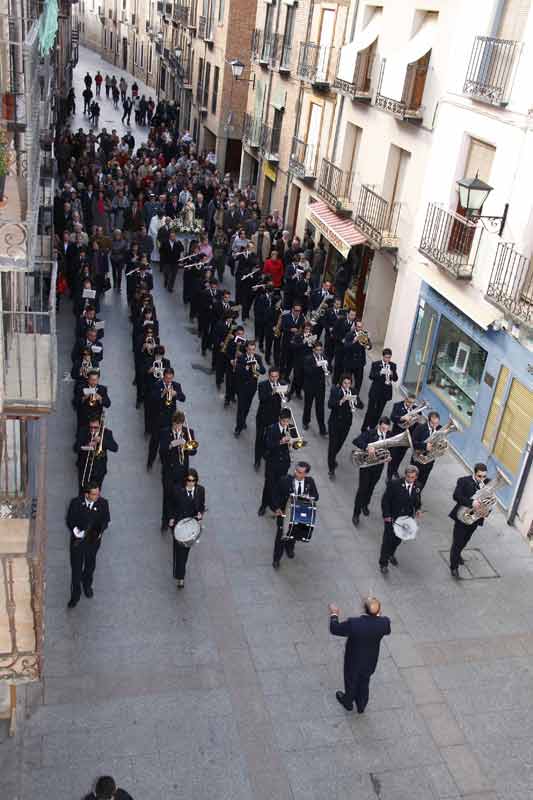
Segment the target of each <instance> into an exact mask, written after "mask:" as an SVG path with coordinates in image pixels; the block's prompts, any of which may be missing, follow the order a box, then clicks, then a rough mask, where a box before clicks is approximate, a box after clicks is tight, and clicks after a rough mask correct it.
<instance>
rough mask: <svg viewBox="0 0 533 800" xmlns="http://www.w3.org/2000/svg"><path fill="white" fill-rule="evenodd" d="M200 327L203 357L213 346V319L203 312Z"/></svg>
mask: <svg viewBox="0 0 533 800" xmlns="http://www.w3.org/2000/svg"><path fill="white" fill-rule="evenodd" d="M198 327H199V329H200V334H201V336H202V345H201V346H202V355H203V356H205V351H206V350H208V349H209V346H210V344H211V317H210V316H209V313H207V314H206V313H205V312H202V313H201V314H200V315H199V317H198Z"/></svg>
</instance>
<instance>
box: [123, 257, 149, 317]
mask: <svg viewBox="0 0 533 800" xmlns="http://www.w3.org/2000/svg"><path fill="white" fill-rule="evenodd" d="M138 288H141V289H143V290H144V291H148V292H151V291H152V289H153V288H154V278H153V275H152V270H151V269H150V267H149V266H148V263H147V260H146V256H143V259H142V260H141V261H140V262H139V265H138V266H136V267H135V268H134V269H130V270H129V271H128V272H126V298H127V301H128V305H131V301H132V299H133V297H134V295H135V292H136V290H137V289H138Z"/></svg>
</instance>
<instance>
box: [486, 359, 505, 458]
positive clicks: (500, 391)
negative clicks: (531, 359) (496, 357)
mask: <svg viewBox="0 0 533 800" xmlns="http://www.w3.org/2000/svg"><path fill="white" fill-rule="evenodd" d="M508 380H509V369H508V367H502V368H501V369H500V374H499V375H498V380H497V382H496V388H495V389H494V394H493V395H492V402H491V404H490V409H489V413H488V416H487V421H486V423H485V430H484V431H483V439H482V442H483V444H484V445H485V447H486V448H487V449H488V450H492V447H493V445H494V438H495V435H496V429H497V427H498V422H499V420H500V416H501V413H502V409H503V404H504V400H505V389H506V387H507V381H508Z"/></svg>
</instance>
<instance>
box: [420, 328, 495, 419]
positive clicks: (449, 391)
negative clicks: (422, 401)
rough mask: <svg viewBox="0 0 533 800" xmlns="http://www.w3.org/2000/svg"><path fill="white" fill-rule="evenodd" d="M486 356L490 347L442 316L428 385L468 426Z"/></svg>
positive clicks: (454, 414)
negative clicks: (481, 345)
mask: <svg viewBox="0 0 533 800" xmlns="http://www.w3.org/2000/svg"><path fill="white" fill-rule="evenodd" d="M486 360H487V351H486V350H483V348H482V347H480V346H479V345H478V344H477V343H476V342H475V341H474V340H473V339H471V338H470V337H469V336H467V335H466V334H465V333H464V332H463V331H462V330H461V329H460V328H458V327H457V325H454V323H453V322H451V320H449V319H447V318H446V317H441V321H440V326H439V333H438V339H437V344H436V346H435V350H434V353H433V363H432V365H431V373H430V376H429V378H428V385H429V386H431V388H432V389H433V391H434V392H435V394H436V395H437V396H438V397H439V398H440V399H441V400H442V402H443V403H444V405H445V406H447V407H448V408H449V409H450V412H451V413H452V414H453V416H454V417H457V419H458V420H459V422H460V423H462V424H463V425H465V426H469V425H470V423H471V420H472V414H473V413H474V408H475V406H476V403H477V397H478V394H479V386H480V384H481V378H482V376H483V370H484V369H485V361H486Z"/></svg>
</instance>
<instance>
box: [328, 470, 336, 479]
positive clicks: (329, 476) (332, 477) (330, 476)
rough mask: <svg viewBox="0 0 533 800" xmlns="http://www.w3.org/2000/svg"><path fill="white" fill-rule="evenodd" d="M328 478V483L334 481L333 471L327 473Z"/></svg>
mask: <svg viewBox="0 0 533 800" xmlns="http://www.w3.org/2000/svg"><path fill="white" fill-rule="evenodd" d="M328 478H329V479H330V481H334V480H335V470H333V472H328Z"/></svg>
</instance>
